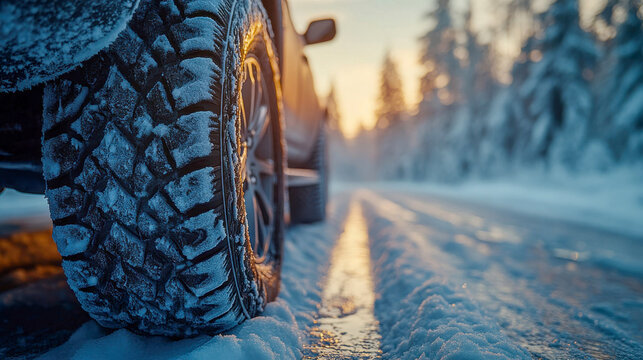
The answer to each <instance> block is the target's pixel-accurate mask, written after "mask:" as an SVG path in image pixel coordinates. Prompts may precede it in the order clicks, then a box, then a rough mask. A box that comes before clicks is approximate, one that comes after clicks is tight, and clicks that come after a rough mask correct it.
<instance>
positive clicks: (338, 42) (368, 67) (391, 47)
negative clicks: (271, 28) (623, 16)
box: [289, 0, 605, 137]
mask: <svg viewBox="0 0 643 360" xmlns="http://www.w3.org/2000/svg"><path fill="white" fill-rule="evenodd" d="M548 1H549V0H542V5H541V6H540V7H542V8H543V9H544V8H546V6H547V3H548ZM604 1H605V0H585V1H582V6H583V7H582V8H581V10H582V11H583V14H584V15H585V16H586V17H588V16H589V15H588V14H591V13H593V12H595V9H597V8H599V7H600V6H601V4H603V3H604ZM289 3H290V9H291V13H292V17H293V21H294V22H295V26H296V27H297V29H298V30H299V31H301V32H303V31H305V29H306V26H307V25H308V22H309V21H310V20H312V19H315V18H320V17H327V16H331V17H334V18H335V19H336V20H337V25H338V35H337V38H336V39H335V40H334V41H333V42H330V43H327V44H320V45H314V46H311V47H309V48H307V49H306V53H307V54H308V57H309V60H310V64H311V66H312V69H313V73H314V75H315V81H316V84H315V85H316V88H317V90H318V93H319V94H320V96H325V95H326V94H327V93H328V91H329V89H330V87H331V84H334V86H335V91H336V94H337V99H338V103H339V107H340V113H341V114H342V117H343V122H342V128H343V130H344V132H345V134H346V135H347V136H349V137H350V136H354V135H355V134H356V133H357V132H358V131H359V129H360V126H363V127H366V128H370V127H372V126H373V124H374V122H375V119H374V111H375V100H376V97H377V94H378V83H379V68H380V65H381V63H382V61H383V58H384V55H385V53H386V52H387V51H390V52H391V55H392V56H393V58H394V59H395V60H396V62H397V64H398V70H399V71H400V73H401V76H402V80H403V83H404V92H405V97H406V99H407V103H408V105H409V106H410V107H411V108H413V106H414V105H415V104H417V102H418V98H419V94H418V88H419V78H420V76H421V75H422V68H421V67H420V65H419V64H418V58H419V54H420V43H419V42H418V39H419V37H420V36H422V35H423V34H424V33H425V32H426V31H427V30H428V26H429V23H428V22H427V19H426V16H425V15H426V13H427V12H428V11H429V10H430V9H431V8H432V6H434V4H435V1H434V0H290V1H289ZM453 3H454V6H456V7H458V6H460V7H462V6H464V5H466V3H467V0H453ZM472 3H473V4H474V6H475V8H474V26H475V27H476V28H478V29H485V28H486V27H488V26H492V25H493V23H494V22H497V21H499V20H498V18H499V17H500V16H499V14H498V13H497V9H496V8H495V7H494V6H492V5H491V4H493V3H498V0H475V1H473V2H472ZM506 42H507V44H505V45H504V46H503V47H502V48H501V49H502V51H504V52H505V53H506V55H507V56H512V55H513V54H515V53H516V51H518V49H519V46H517V44H513V43H512V41H511V39H507V40H506Z"/></svg>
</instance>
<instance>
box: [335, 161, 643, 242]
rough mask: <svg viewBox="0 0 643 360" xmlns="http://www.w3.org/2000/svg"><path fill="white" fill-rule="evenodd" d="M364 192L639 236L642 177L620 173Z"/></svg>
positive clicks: (377, 186) (642, 231)
mask: <svg viewBox="0 0 643 360" xmlns="http://www.w3.org/2000/svg"><path fill="white" fill-rule="evenodd" d="M343 187H347V185H344V186H343ZM361 187H363V186H361ZM366 188H370V189H374V190H387V189H391V190H393V189H394V190H396V191H403V192H413V193H424V194H429V195H435V196H442V197H445V198H450V199H457V200H463V201H467V202H471V203H479V204H484V205H491V206H494V207H498V208H501V209H506V210H510V211H514V212H517V213H522V214H527V215H535V216H540V217H544V218H547V219H556V220H560V221H570V222H574V223H578V224H582V225H587V226H590V227H594V228H600V229H604V230H608V231H611V232H614V233H618V234H623V235H630V236H636V237H641V236H643V171H632V170H627V171H625V170H624V171H615V172H613V173H611V174H608V175H606V174H600V175H598V174H597V175H584V176H582V177H573V176H569V175H563V174H559V175H557V176H548V177H543V176H530V175H529V174H523V175H521V176H515V177H511V178H505V179H500V180H469V181H466V182H463V183H458V184H453V185H448V184H438V183H417V182H416V183H412V182H389V183H373V184H372V185H368V184H367V185H366Z"/></svg>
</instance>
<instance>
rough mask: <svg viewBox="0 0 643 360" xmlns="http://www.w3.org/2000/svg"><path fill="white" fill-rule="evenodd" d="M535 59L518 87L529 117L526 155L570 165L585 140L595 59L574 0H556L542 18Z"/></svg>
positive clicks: (590, 41) (589, 113) (595, 51)
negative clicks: (590, 85)
mask: <svg viewBox="0 0 643 360" xmlns="http://www.w3.org/2000/svg"><path fill="white" fill-rule="evenodd" d="M544 19H545V20H544V21H545V23H544V25H545V31H544V34H543V38H542V40H539V41H538V45H537V46H538V48H539V49H540V50H539V51H540V54H539V56H538V57H541V56H542V58H541V59H539V61H537V62H534V63H533V65H531V66H530V69H529V75H528V77H527V79H526V80H525V82H524V84H523V85H522V87H521V88H520V92H521V94H520V96H521V97H522V98H524V99H528V109H527V110H528V116H529V117H530V119H531V120H532V121H533V126H532V127H531V131H530V138H529V139H528V140H527V143H526V144H525V150H526V151H525V155H526V156H527V158H528V159H543V160H545V161H546V163H547V164H559V165H562V166H564V167H573V166H574V165H575V164H576V163H577V161H578V160H579V158H580V156H581V154H582V152H583V147H584V146H585V143H586V141H587V135H588V125H589V119H590V118H591V113H592V110H593V98H592V93H591V91H590V87H589V79H590V78H591V77H592V76H593V71H594V69H593V67H594V65H595V63H596V59H597V57H598V51H597V48H596V45H595V42H594V39H593V38H592V37H591V36H590V35H589V34H588V33H586V32H585V31H584V30H583V29H582V28H581V27H580V24H579V13H578V0H556V1H555V2H554V3H553V4H552V5H551V6H550V8H549V9H548V10H547V12H546V14H545V17H544Z"/></svg>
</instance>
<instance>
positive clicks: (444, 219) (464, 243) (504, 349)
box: [0, 188, 643, 360]
mask: <svg viewBox="0 0 643 360" xmlns="http://www.w3.org/2000/svg"><path fill="white" fill-rule="evenodd" d="M0 199H1V198H0ZM2 240H3V239H1V238H0V243H1V241H2ZM286 243H287V245H286V260H285V264H284V273H283V286H282V291H281V294H280V296H279V300H278V301H277V302H275V303H272V304H270V305H269V307H268V309H267V311H266V313H265V314H264V316H261V317H258V318H255V319H253V320H251V321H248V322H246V323H245V324H243V325H242V326H240V327H238V328H236V329H234V330H233V331H232V332H230V333H229V334H224V335H218V336H214V337H205V336H202V337H198V338H195V339H187V340H179V341H175V340H170V339H165V338H159V337H154V338H150V337H143V336H139V335H135V334H132V333H130V332H128V331H125V330H118V331H114V332H109V331H106V330H104V329H101V328H99V327H98V326H97V325H95V323H93V322H92V321H90V322H86V323H85V324H84V325H82V326H81V327H80V328H79V329H78V330H76V331H75V333H74V334H73V335H72V336H71V338H70V339H69V340H68V341H67V342H66V343H64V344H63V345H61V346H59V347H57V348H53V349H50V350H49V351H48V352H46V353H44V356H43V358H49V359H59V358H78V359H85V358H102V359H119V360H122V359H123V358H150V359H152V358H153V359H170V358H181V359H201V358H212V356H213V355H216V356H218V357H219V358H227V359H232V358H252V359H272V358H301V357H302V356H303V357H305V358H318V357H319V358H330V359H339V358H372V357H382V358H390V359H417V358H427V359H434V358H494V359H498V358H507V359H518V358H532V357H533V358H550V359H554V358H574V359H585V358H598V359H603V358H619V359H628V358H631V359H637V358H643V335H641V334H643V271H641V264H640V259H643V239H641V238H636V237H632V236H626V235H619V234H616V233H612V232H608V231H605V230H600V229H598V228H592V227H591V226H587V225H579V224H573V223H568V222H563V221H558V220H552V219H548V218H544V217H539V216H536V215H533V214H532V215H528V214H522V215H521V214H518V213H516V212H515V211H510V210H501V209H499V208H495V207H491V206H486V205H482V204H480V203H477V204H471V203H467V202H466V201H464V200H462V199H459V200H456V199H452V198H443V197H439V196H436V195H431V194H428V193H424V192H418V191H409V190H408V189H407V190H406V191H404V190H400V191H398V190H394V189H391V188H389V189H378V190H377V191H375V190H367V189H350V190H347V189H344V190H343V191H341V192H336V193H335V194H334V195H333V199H332V205H331V209H330V218H329V221H328V222H327V223H325V224H317V225H310V226H296V227H292V228H291V229H289V232H288V236H287V241H286ZM365 268H367V269H365ZM41 282H42V281H41ZM41 282H36V283H31V284H30V285H26V286H24V287H20V288H13V289H11V290H8V291H5V292H2V293H0V314H2V313H5V314H6V313H10V312H11V311H12V309H14V310H16V309H20V310H19V311H29V310H28V309H29V306H32V308H35V307H36V306H38V308H39V309H41V311H42V309H43V308H46V307H43V306H41V305H42V304H37V305H33V304H32V303H28V304H27V305H25V301H24V299H25V296H26V295H24V294H29V293H31V294H33V293H38V291H39V290H38V289H40V288H42V289H44V290H41V291H42V293H41V297H43V298H48V297H50V295H48V294H51V293H56V291H52V289H51V287H50V288H46V289H45V287H44V286H43V285H42V283H41ZM39 286H40V287H39ZM45 290H46V291H47V292H45ZM58 292H61V293H63V292H64V290H59V291H58ZM33 298H37V296H32V298H30V299H31V300H29V301H31V302H33V301H35V300H33ZM59 298H60V299H63V298H64V297H63V296H59ZM61 301H62V300H61ZM66 301H67V303H69V304H71V303H72V302H70V301H69V300H66ZM36 303H37V301H36ZM67 303H66V304H67ZM29 304H31V305H29ZM69 304H67V305H66V307H63V308H66V309H70V308H73V306H74V305H69ZM51 308H52V309H56V310H52V311H58V312H60V311H61V310H60V309H61V307H60V306H58V307H55V306H52V307H51ZM25 309H27V310H25ZM70 311H71V310H70ZM44 313H46V311H44ZM12 319H13V320H12V321H13V322H11V323H7V322H6V321H5V322H4V323H2V327H1V328H0V336H1V338H0V339H1V340H0V357H7V356H16V355H19V351H31V353H32V354H33V353H35V352H34V351H33V349H31V350H29V346H28V345H24V344H23V345H22V346H18V345H19V343H21V342H22V343H24V342H25V341H24V339H27V338H28V339H29V341H34V343H38V344H41V345H39V346H42V347H43V348H46V347H47V344H49V345H48V346H49V347H51V346H52V344H53V343H55V342H56V341H57V340H56V339H50V341H49V342H48V341H43V340H42V338H43V337H44V338H45V339H46V337H47V332H46V329H35V330H31V331H32V332H33V333H38V334H40V335H38V336H40V338H38V336H30V334H26V335H25V334H24V333H25V332H24V331H22V332H19V331H16V330H15V328H16V327H18V326H22V327H23V328H27V329H32V328H33V324H31V326H27V325H30V324H24V323H23V324H21V323H20V320H19V319H18V320H16V319H15V316H14V317H13V318H12ZM32 321H33V320H32ZM46 326H49V325H46ZM31 335H33V334H31ZM21 339H22V340H21ZM42 344H45V345H42Z"/></svg>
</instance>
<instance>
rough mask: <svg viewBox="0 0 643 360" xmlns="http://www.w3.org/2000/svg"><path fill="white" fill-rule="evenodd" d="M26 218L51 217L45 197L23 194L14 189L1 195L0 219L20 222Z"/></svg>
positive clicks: (7, 190)
mask: <svg viewBox="0 0 643 360" xmlns="http://www.w3.org/2000/svg"><path fill="white" fill-rule="evenodd" d="M25 217H49V207H48V206H47V200H46V199H45V196H44V195H35V194H23V193H19V192H17V191H15V190H12V189H5V191H4V192H2V193H0V219H2V221H11V220H20V219H23V218H25Z"/></svg>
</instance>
